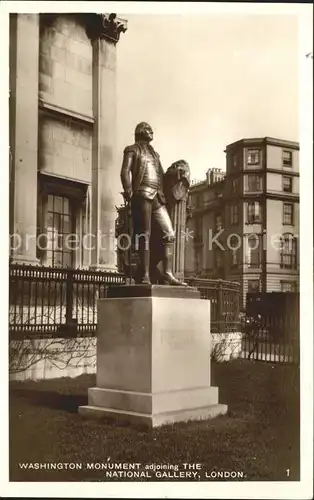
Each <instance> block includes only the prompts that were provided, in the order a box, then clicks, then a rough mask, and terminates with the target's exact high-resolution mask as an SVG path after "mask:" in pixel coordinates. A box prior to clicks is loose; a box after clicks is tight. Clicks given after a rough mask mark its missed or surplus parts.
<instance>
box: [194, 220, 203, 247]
mask: <svg viewBox="0 0 314 500" xmlns="http://www.w3.org/2000/svg"><path fill="white" fill-rule="evenodd" d="M194 241H195V243H202V241H203V221H202V219H201V217H196V218H195V235H194Z"/></svg>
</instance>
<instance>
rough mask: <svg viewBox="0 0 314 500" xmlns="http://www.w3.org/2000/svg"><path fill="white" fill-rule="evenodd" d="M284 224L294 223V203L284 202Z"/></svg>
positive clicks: (290, 224)
mask: <svg viewBox="0 0 314 500" xmlns="http://www.w3.org/2000/svg"><path fill="white" fill-rule="evenodd" d="M282 222H283V224H284V225H289V226H292V225H293V205H292V203H284V204H283V221H282Z"/></svg>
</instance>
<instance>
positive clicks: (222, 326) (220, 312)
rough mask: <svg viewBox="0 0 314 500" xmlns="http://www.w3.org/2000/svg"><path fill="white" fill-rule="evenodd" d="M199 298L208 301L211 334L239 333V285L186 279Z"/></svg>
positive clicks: (218, 280) (227, 282)
mask: <svg viewBox="0 0 314 500" xmlns="http://www.w3.org/2000/svg"><path fill="white" fill-rule="evenodd" d="M185 281H186V282H187V283H188V285H190V286H193V287H195V288H197V289H198V290H199V291H200V293H201V298H202V299H206V300H210V301H211V307H210V326H211V333H231V332H240V331H241V323H240V283H237V282H234V281H225V280H222V279H217V280H214V279H202V278H187V279H186V280H185Z"/></svg>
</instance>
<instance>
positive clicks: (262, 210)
mask: <svg viewBox="0 0 314 500" xmlns="http://www.w3.org/2000/svg"><path fill="white" fill-rule="evenodd" d="M191 198H192V206H193V216H192V220H191V221H190V223H189V229H190V230H193V233H194V234H193V239H190V240H189V242H188V243H187V248H186V266H185V267H186V275H195V274H197V275H199V276H201V275H203V276H204V277H205V276H206V277H210V278H223V279H226V280H230V281H238V282H240V284H241V289H242V300H243V304H244V303H245V297H246V293H247V292H254V291H260V292H271V291H285V292H290V291H291V292H292V291H297V290H298V286H299V285H298V283H299V255H298V247H299V245H298V238H299V144H298V143H296V142H290V141H284V140H279V139H273V138H270V137H265V138H261V139H242V140H240V141H237V142H235V143H232V144H229V145H228V146H227V148H226V176H225V178H223V173H222V172H220V171H217V169H212V170H209V171H208V172H207V178H206V181H204V182H201V183H198V184H195V185H193V186H192V188H191ZM217 235H218V236H217ZM215 236H216V240H213V239H214V237H215ZM215 241H218V242H219V244H216V242H215ZM211 242H212V244H211Z"/></svg>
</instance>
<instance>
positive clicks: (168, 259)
mask: <svg viewBox="0 0 314 500" xmlns="http://www.w3.org/2000/svg"><path fill="white" fill-rule="evenodd" d="M172 257H173V242H169V241H167V242H165V243H164V258H163V264H164V274H163V279H164V283H165V285H174V286H187V283H185V282H184V281H180V280H178V279H177V278H176V277H175V276H173V274H172Z"/></svg>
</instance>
